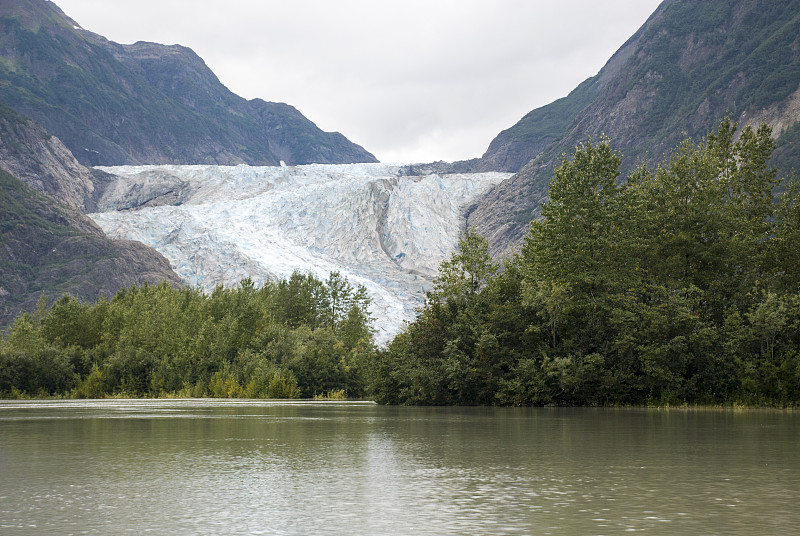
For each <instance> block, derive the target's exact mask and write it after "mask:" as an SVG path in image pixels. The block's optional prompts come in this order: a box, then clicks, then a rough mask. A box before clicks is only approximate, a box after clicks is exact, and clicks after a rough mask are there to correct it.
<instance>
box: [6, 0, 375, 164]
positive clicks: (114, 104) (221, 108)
mask: <svg viewBox="0 0 800 536" xmlns="http://www.w3.org/2000/svg"><path fill="white" fill-rule="evenodd" d="M0 102H3V103H5V104H6V105H7V106H9V107H11V108H13V109H14V110H16V111H17V112H19V113H21V114H22V115H24V116H26V117H30V118H32V119H34V120H35V121H37V122H38V123H40V124H41V125H42V126H43V127H44V128H45V129H46V130H47V131H48V132H50V133H51V134H54V135H56V136H57V137H58V138H59V139H60V140H61V141H62V142H63V143H64V145H65V146H66V147H67V148H68V149H69V150H70V151H71V152H72V153H73V154H74V155H75V157H76V158H77V159H78V161H79V162H81V163H82V164H83V165H86V166H94V165H122V164H138V163H147V164H159V163H164V164H165V163H182V164H201V163H207V164H224V165H236V164H242V163H244V164H253V165H278V164H279V162H280V161H281V160H283V161H285V162H287V163H289V164H305V163H312V162H317V163H350V162H376V161H377V160H376V159H375V157H374V156H373V155H371V154H370V153H369V152H367V151H366V150H364V149H363V148H362V147H360V146H358V145H356V144H354V143H352V142H350V141H348V140H347V139H346V138H345V137H344V136H343V135H341V134H339V133H336V132H323V131H322V130H320V129H319V128H318V127H317V126H316V125H314V123H312V122H311V121H310V120H308V119H307V118H305V117H304V116H303V115H302V114H301V113H300V112H299V111H297V110H296V109H295V108H293V107H292V106H290V105H287V104H283V103H273V102H265V101H263V100H260V99H254V100H250V101H248V100H245V99H243V98H241V97H239V96H238V95H235V94H234V93H232V92H231V91H229V90H228V89H227V88H226V87H225V86H224V85H223V84H222V83H221V82H220V81H219V79H217V77H216V75H214V73H213V72H212V71H211V70H210V69H209V68H208V67H207V66H206V64H205V63H204V62H203V60H202V59H201V58H200V57H199V56H197V54H195V53H194V52H193V51H192V50H191V49H189V48H186V47H182V46H179V45H172V46H166V45H160V44H156V43H145V42H139V43H135V44H133V45H121V44H118V43H114V42H112V41H109V40H107V39H105V38H104V37H102V36H99V35H97V34H94V33H92V32H89V31H86V30H84V29H83V28H81V26H80V25H79V24H78V23H77V22H75V21H73V20H72V19H70V18H69V17H67V16H66V15H65V14H64V13H63V12H62V11H61V10H60V9H59V8H58V7H57V6H56V5H55V4H54V3H53V2H49V1H46V0H4V1H3V2H2V3H1V4H0Z"/></svg>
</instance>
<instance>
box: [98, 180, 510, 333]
mask: <svg viewBox="0 0 800 536" xmlns="http://www.w3.org/2000/svg"><path fill="white" fill-rule="evenodd" d="M450 167H451V166H447V165H441V166H437V165H427V166H397V165H387V164H346V165H345V164H342V165H327V164H325V165H322V164H314V165H305V166H284V167H252V166H123V167H111V168H103V169H104V170H105V171H106V172H108V173H111V174H113V175H115V176H116V180H115V181H113V182H111V183H110V184H108V186H107V187H106V188H105V190H104V193H103V195H102V196H101V197H100V199H98V201H97V206H98V211H99V212H98V213H95V214H91V215H90V216H91V217H92V218H93V219H94V220H95V221H96V222H97V223H98V224H99V225H100V226H101V227H102V228H103V230H104V231H105V232H106V233H108V235H109V236H111V237H114V238H124V239H132V240H139V241H141V242H143V243H145V244H147V245H149V246H152V247H153V248H155V249H157V250H158V251H159V252H161V253H163V254H164V256H165V257H167V258H168V259H169V260H170V262H171V264H172V266H174V267H175V271H176V272H177V273H178V274H180V276H181V277H182V278H183V280H184V281H186V282H187V283H188V284H191V285H200V286H201V287H202V288H203V289H205V290H206V291H208V292H211V291H213V290H214V288H215V287H216V286H217V285H219V284H224V285H225V286H227V287H231V286H235V285H238V284H239V282H240V281H241V280H242V279H243V278H245V277H249V278H251V279H252V280H253V281H254V282H255V283H257V284H260V283H263V282H264V281H266V280H268V279H273V280H274V279H276V278H288V277H289V276H291V274H292V272H293V271H294V270H300V271H301V272H304V273H305V272H308V273H312V274H314V275H315V276H316V277H318V278H320V279H323V280H326V279H327V278H328V274H329V273H330V272H333V271H337V272H339V273H341V275H343V276H345V277H347V278H348V279H349V280H350V282H351V284H352V285H354V286H355V285H364V286H365V287H366V289H367V292H368V293H369V296H370V297H371V298H372V306H371V307H370V310H371V312H372V314H373V316H374V318H375V324H376V328H377V330H378V333H377V334H376V340H377V341H378V342H379V343H382V342H386V341H388V340H389V339H390V338H391V337H392V336H393V335H395V334H396V333H397V332H398V331H399V330H400V329H401V327H402V326H403V322H405V321H411V320H413V318H414V316H415V310H416V308H418V307H419V306H420V305H421V304H422V303H423V301H424V298H425V291H426V290H427V289H428V288H429V287H430V285H431V281H432V280H433V278H434V277H435V276H436V273H437V269H438V266H439V264H440V263H441V262H442V261H443V260H444V259H445V258H446V257H448V256H449V255H450V254H451V252H452V251H453V250H454V249H455V247H456V244H457V242H458V238H459V235H460V233H461V231H462V229H463V224H464V215H465V210H466V207H468V206H469V205H470V204H472V203H474V202H475V200H476V199H477V198H479V197H480V196H481V195H483V194H484V193H485V192H486V191H487V190H488V189H489V188H491V187H492V186H494V185H496V184H498V183H500V182H502V181H503V180H505V179H507V178H508V177H509V175H510V174H508V173H496V172H493V173H478V174H463V173H452V172H451V171H452V170H451V169H450ZM438 169H441V170H443V171H444V172H439V171H438Z"/></svg>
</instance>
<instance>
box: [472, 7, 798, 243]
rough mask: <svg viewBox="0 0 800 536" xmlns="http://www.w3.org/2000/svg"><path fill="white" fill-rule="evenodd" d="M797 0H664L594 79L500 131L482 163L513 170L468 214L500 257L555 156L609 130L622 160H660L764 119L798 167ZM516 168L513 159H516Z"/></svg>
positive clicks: (532, 206) (532, 211)
mask: <svg viewBox="0 0 800 536" xmlns="http://www.w3.org/2000/svg"><path fill="white" fill-rule="evenodd" d="M798 36H800V0H774V1H773V0H757V1H753V0H738V1H733V2H731V1H728V0H709V1H704V2H693V1H690V0H666V1H665V2H664V3H662V4H661V6H659V8H658V9H657V10H656V11H655V12H654V13H653V15H652V16H651V17H650V19H648V21H647V22H646V23H645V24H644V25H643V26H642V28H641V29H640V30H639V31H638V32H637V33H636V34H635V35H634V36H633V37H632V38H631V39H630V40H629V41H628V42H627V43H626V44H625V45H623V46H622V48H621V49H620V50H619V51H618V52H617V53H616V54H615V55H614V56H613V57H612V58H611V59H610V60H609V62H608V63H607V64H606V66H605V67H604V68H603V69H602V70H601V71H600V72H599V73H598V75H597V76H595V77H593V78H591V79H589V80H587V81H586V82H584V83H583V84H582V85H581V86H579V87H578V88H577V89H576V90H575V91H573V92H572V93H571V94H570V95H569V96H568V97H566V98H564V99H561V100H559V101H556V102H554V103H552V104H549V105H547V106H544V107H542V108H539V109H537V110H534V111H532V112H531V113H529V114H528V115H526V116H525V117H524V118H523V119H522V120H521V121H520V122H519V123H517V124H516V125H514V126H513V127H511V128H509V129H508V130H506V131H504V132H503V133H501V134H500V135H499V136H498V137H497V138H496V139H495V140H494V141H493V142H492V144H491V146H490V148H489V150H488V151H487V153H486V154H485V155H484V156H483V158H482V159H481V163H480V164H479V167H481V168H486V169H491V168H496V169H503V170H506V171H519V173H518V174H517V175H516V176H514V177H513V178H512V179H511V180H509V181H506V182H505V183H503V184H501V185H499V186H498V187H497V188H496V189H495V190H494V191H493V192H491V193H490V194H489V195H487V196H486V197H485V198H484V199H483V200H482V201H481V202H480V203H479V204H478V205H477V207H476V208H475V210H474V211H473V212H472V213H471V215H470V217H469V224H470V226H472V227H474V228H475V229H477V230H478V231H479V232H481V233H482V234H484V235H486V236H487V237H489V239H490V242H491V244H492V249H493V251H494V252H495V253H498V252H500V251H502V250H503V249H505V248H506V247H507V246H508V245H509V244H511V243H515V242H517V241H518V240H519V239H520V238H521V237H522V235H523V234H524V232H525V230H526V229H527V226H528V222H529V221H530V220H531V219H532V218H535V217H537V216H538V214H539V203H540V202H541V201H542V200H543V199H544V198H545V197H546V195H547V186H548V183H549V181H550V180H551V178H552V176H553V169H554V167H555V166H556V165H557V164H558V163H559V161H560V159H561V156H562V154H564V153H567V154H569V153H571V152H572V151H574V149H575V147H576V145H577V144H578V143H579V142H580V141H583V140H586V139H587V138H589V137H590V136H591V137H593V138H594V139H599V138H600V137H601V136H602V135H603V134H605V135H607V136H608V137H609V138H610V139H611V140H612V143H613V144H614V146H615V147H616V148H618V149H619V150H620V152H621V153H622V154H623V161H622V168H623V169H630V168H631V167H632V166H633V165H634V164H635V163H636V162H637V160H640V159H643V160H646V161H648V162H651V163H652V162H656V161H658V160H660V159H661V158H663V156H664V155H665V154H666V153H667V151H669V149H670V148H671V147H674V146H675V145H676V144H677V142H678V141H679V140H681V139H682V138H683V137H684V136H686V135H688V136H691V137H693V138H700V137H702V136H703V135H704V134H705V133H706V132H708V131H710V130H711V129H713V127H714V126H715V125H716V124H717V123H718V122H719V121H720V119H721V118H723V117H725V116H730V117H731V119H733V120H735V121H737V122H738V123H739V124H741V125H746V124H749V123H751V122H752V124H754V125H755V126H757V125H758V124H760V123H761V122H762V121H763V122H766V123H767V124H768V125H769V126H770V127H772V132H773V136H774V137H775V138H776V142H777V149H776V151H775V156H774V160H773V162H774V163H775V164H776V165H779V166H781V167H782V168H783V169H786V170H788V169H790V168H792V167H794V168H796V169H800V144H799V143H800V125H798V120H800V37H798ZM517 166H520V167H517Z"/></svg>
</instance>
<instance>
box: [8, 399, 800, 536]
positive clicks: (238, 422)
mask: <svg viewBox="0 0 800 536" xmlns="http://www.w3.org/2000/svg"><path fill="white" fill-rule="evenodd" d="M798 447H800V412H796V411H778V410H730V409H727V410H712V409H703V410H692V409H644V408H642V409H606V408H603V409H587V408H525V409H517V408H415V407H410V408H409V407H385V406H377V405H374V404H371V403H365V402H287V401H251V400H233V401H228V400H99V401H74V400H67V401H0V533H2V534H143V533H148V532H149V533H153V534H287V535H289V534H291V535H310V534H318V533H324V534H331V535H336V534H347V535H362V534H363V535H385V534H387V535H388V534H402V535H405V534H409V535H410V534H432V535H434V534H435V535H440V534H531V535H539V534H622V533H632V532H642V533H646V534H692V535H698V534H724V535H731V534H748V535H750V534H796V531H797V527H800V506H799V504H800V502H798V501H799V500H800V448H798Z"/></svg>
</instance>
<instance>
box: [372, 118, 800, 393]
mask: <svg viewBox="0 0 800 536" xmlns="http://www.w3.org/2000/svg"><path fill="white" fill-rule="evenodd" d="M736 131H737V128H736V125H735V124H733V123H731V122H730V121H728V120H724V121H722V123H721V124H720V125H719V128H718V129H717V131H716V132H714V133H712V134H710V135H708V136H707V137H706V138H705V139H703V140H702V141H700V142H699V143H695V142H693V141H691V140H685V141H684V142H683V143H682V144H680V146H679V147H678V148H677V149H676V150H675V151H674V153H673V154H672V155H671V156H670V157H669V158H668V159H667V160H665V161H664V162H662V163H661V164H660V165H658V166H657V167H656V168H655V169H649V168H647V167H646V166H645V165H640V166H639V167H637V168H635V169H634V170H632V171H631V172H630V173H628V174H627V176H626V177H625V180H622V181H620V162H621V160H622V159H621V157H620V155H618V154H617V153H616V152H615V151H613V150H612V149H611V147H610V143H609V141H608V140H607V139H602V140H600V142H599V143H596V142H593V141H589V142H586V143H584V144H582V145H580V146H579V147H578V148H577V149H576V151H575V153H574V155H572V156H571V157H569V158H567V157H565V158H564V159H563V160H562V163H561V166H560V167H559V168H558V169H557V170H556V171H555V178H554V180H553V182H552V183H551V185H550V200H549V201H548V202H547V203H546V204H545V205H544V207H543V208H542V215H543V219H542V220H538V221H534V222H531V224H530V231H529V234H528V235H527V237H526V240H525V244H524V246H523V248H522V250H521V251H520V252H519V253H518V254H517V255H516V256H515V257H513V258H511V259H507V260H506V261H505V262H504V269H503V270H502V271H496V269H495V267H494V266H493V265H492V263H491V259H490V258H489V255H488V251H487V248H485V247H484V246H485V240H483V239H482V238H481V237H480V236H478V235H476V234H475V233H474V232H472V231H468V232H467V233H466V234H465V236H464V238H463V239H462V241H461V243H460V248H459V250H458V251H457V252H456V253H455V254H454V255H453V257H452V258H451V259H450V260H448V261H446V262H444V263H443V264H442V266H441V268H440V274H439V278H438V279H437V280H436V283H435V285H434V289H433V291H432V292H431V293H430V294H429V296H428V300H427V302H426V305H425V306H424V308H423V309H422V310H421V311H420V314H419V318H418V319H417V321H416V322H414V323H413V324H411V325H409V326H408V327H407V329H406V330H405V331H404V332H403V333H401V334H400V335H398V337H397V338H395V340H394V341H392V343H391V344H390V345H389V346H388V348H386V349H385V350H384V351H381V352H379V354H378V361H377V364H376V374H375V377H376V380H375V384H374V385H375V391H374V394H375V397H376V398H377V400H379V401H380V402H384V403H393V404H503V405H544V404H570V405H599V404H681V403H709V404H731V403H744V404H783V405H794V404H797V403H798V402H800V367H799V366H798V365H799V364H800V259H799V258H798V253H797V247H796V244H797V243H798V239H800V212H798V210H799V209H800V186H798V184H797V183H791V182H790V183H786V184H785V185H784V186H785V188H784V191H783V192H782V193H780V194H779V195H775V193H774V192H775V191H777V186H778V180H777V177H776V171H775V170H774V169H772V168H770V166H769V159H770V155H771V153H772V151H773V149H774V143H773V141H772V138H771V133H770V130H769V128H767V127H766V126H762V127H761V128H758V129H753V128H751V127H747V128H745V129H744V130H742V131H741V132H739V133H738V136H737V132H736Z"/></svg>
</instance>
